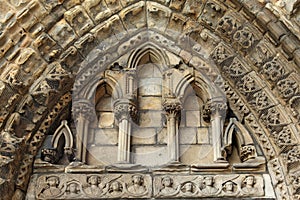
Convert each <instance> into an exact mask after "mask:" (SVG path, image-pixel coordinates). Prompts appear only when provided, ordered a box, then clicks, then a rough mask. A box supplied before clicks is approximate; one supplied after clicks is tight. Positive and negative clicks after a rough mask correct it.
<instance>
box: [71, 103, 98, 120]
mask: <svg viewBox="0 0 300 200" xmlns="http://www.w3.org/2000/svg"><path fill="white" fill-rule="evenodd" d="M72 112H73V116H74V117H75V118H76V119H77V118H78V117H80V116H82V117H83V118H85V119H87V120H91V119H92V118H93V117H95V116H96V115H95V107H94V106H93V104H92V103H91V102H90V101H87V100H82V101H81V100H79V101H75V102H74V103H73V106H72Z"/></svg>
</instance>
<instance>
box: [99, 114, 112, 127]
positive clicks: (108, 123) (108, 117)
mask: <svg viewBox="0 0 300 200" xmlns="http://www.w3.org/2000/svg"><path fill="white" fill-rule="evenodd" d="M114 120H115V118H114V113H112V112H101V113H100V116H99V128H112V127H113V125H114Z"/></svg>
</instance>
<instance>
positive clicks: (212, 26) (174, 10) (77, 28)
mask: <svg viewBox="0 0 300 200" xmlns="http://www.w3.org/2000/svg"><path fill="white" fill-rule="evenodd" d="M101 2H104V1H101ZM159 2H160V3H157V4H155V7H154V6H153V7H151V8H150V9H151V13H150V14H153V13H156V12H157V11H160V12H161V13H163V14H162V15H161V16H160V17H161V19H162V20H161V21H155V22H157V24H159V26H157V27H158V28H157V27H155V23H154V25H153V24H150V23H149V26H150V27H154V28H157V29H163V28H165V27H167V26H168V27H171V28H175V29H176V30H178V29H180V30H185V27H184V25H180V22H183V21H184V22H186V23H184V24H190V22H191V21H185V18H184V17H185V16H189V17H191V19H192V22H191V23H192V24H193V23H195V21H196V19H197V20H198V21H201V24H204V26H205V27H206V28H208V29H209V30H210V31H207V29H206V30H205V31H203V32H202V33H201V37H202V38H203V40H205V41H208V42H209V40H210V36H211V35H210V34H208V35H205V33H208V32H215V33H217V34H216V35H218V33H220V32H221V34H219V35H221V36H220V37H223V38H225V39H226V41H232V40H231V39H232V38H234V40H235V41H233V42H232V45H230V46H232V47H233V48H235V47H234V46H236V47H237V48H236V49H237V51H241V52H242V54H244V55H246V54H248V53H249V54H250V55H247V57H249V58H250V60H247V61H248V62H252V59H254V58H255V56H256V54H255V53H254V52H255V51H256V47H255V45H256V44H257V43H258V41H255V42H254V44H255V45H254V46H252V47H251V48H249V49H246V48H247V47H249V45H244V47H243V41H242V39H243V38H242V37H239V36H242V34H241V32H242V31H241V30H242V29H243V27H241V28H240V30H239V31H238V34H236V35H235V36H234V37H233V36H232V35H230V34H231V33H232V34H234V32H235V31H236V30H235V27H236V25H235V24H233V25H234V26H233V28H230V27H229V29H228V30H229V31H227V32H226V29H225V31H223V30H224V28H226V26H222V27H217V26H219V25H222V24H225V25H226V23H224V20H223V19H226V20H227V19H228V15H227V14H228V13H230V14H232V16H234V18H236V19H239V17H240V16H241V18H244V17H245V19H241V21H242V22H244V21H247V22H249V24H252V25H253V27H255V29H258V30H257V31H256V33H258V34H261V33H262V34H263V35H264V37H263V39H262V40H261V42H259V45H260V46H259V47H262V46H264V45H265V44H264V43H265V42H266V41H269V42H271V43H272V44H270V45H269V44H268V45H266V46H267V47H266V48H262V52H263V53H262V54H260V55H267V54H268V52H267V49H268V48H269V47H270V48H272V49H273V50H275V51H277V53H280V54H283V55H284V56H285V57H286V58H284V59H283V60H284V61H286V62H285V63H286V64H287V65H288V66H289V67H288V68H289V69H291V70H295V71H296V72H297V65H299V51H298V50H297V43H298V42H299V40H298V38H297V37H298V36H297V35H298V31H297V27H298V22H297V20H296V19H295V18H293V17H294V16H297V12H298V11H297V9H294V8H295V7H296V6H294V2H295V1H286V2H285V4H284V2H283V1H282V2H279V1H278V2H277V1H276V4H275V3H274V2H269V1H255V0H251V1H243V2H241V1H239V2H237V1H236V2H233V1H223V2H220V1H207V2H201V1H197V2H196V1H189V0H187V1H181V2H179V3H177V1H159ZM191 2H192V3H193V4H194V5H193V6H192V7H190V5H191ZM27 3H28V1H22V2H21V1H20V2H15V1H13V2H5V3H3V5H4V6H3V8H1V11H2V10H5V11H6V9H5V8H7V9H8V11H7V12H9V13H10V14H9V16H10V15H11V14H12V15H17V20H18V22H17V24H18V25H17V26H15V21H11V22H12V23H9V22H10V20H11V19H13V20H14V19H15V17H11V18H3V19H5V20H4V21H5V23H4V25H3V29H4V32H3V35H5V37H2V38H1V59H2V60H1V65H2V64H3V63H6V62H14V60H15V59H14V58H13V56H15V57H18V59H17V64H18V65H19V64H22V68H23V67H24V68H25V69H26V71H27V72H29V71H30V70H32V69H37V68H40V69H44V67H40V66H44V64H45V63H50V62H52V61H53V60H61V62H63V63H68V62H70V60H71V62H70V63H72V62H77V63H78V62H80V61H78V60H80V59H81V56H79V54H81V55H82V56H83V57H85V55H86V50H85V47H86V46H87V45H89V44H90V43H91V42H95V40H94V39H95V38H96V37H98V36H96V35H94V33H95V31H94V30H93V31H91V32H89V33H88V34H87V35H83V33H85V32H86V31H89V30H88V29H89V27H91V25H92V24H98V23H102V21H104V20H102V19H106V18H109V16H111V15H112V14H115V13H116V12H117V11H120V10H122V6H123V8H124V9H127V8H128V10H131V9H132V7H129V6H131V5H133V3H135V1H130V2H129V1H127V2H126V3H125V2H124V1H119V2H115V1H106V3H107V4H105V3H104V4H105V6H104V11H103V12H102V11H101V12H100V11H99V13H98V11H96V12H94V11H93V10H92V8H93V9H94V7H92V6H91V5H89V4H88V3H84V4H83V7H82V6H77V7H76V8H75V6H74V4H73V3H62V2H60V1H57V2H51V3H49V4H48V3H47V2H44V1H42V2H37V1H34V2H30V3H29V4H27ZM94 3H95V4H97V1H96V2H92V3H91V4H93V5H94ZM75 4H77V2H76V3H75ZM10 5H15V6H16V7H15V9H13V6H10ZM121 5H122V6H121ZM148 5H154V4H151V2H150V3H149V4H148V2H147V6H148ZM295 5H296V4H295ZM89 6H90V7H89ZM101 6H102V5H101ZM107 6H108V7H110V8H111V9H112V10H113V12H112V11H111V10H110V9H107ZM135 6H136V5H134V6H133V8H136V7H135ZM54 7H55V9H52V8H54ZM96 7H97V6H96ZM24 8H26V11H25V12H20V15H19V14H17V13H15V12H17V11H19V10H20V11H21V9H24ZM97 8H98V7H97ZM182 8H183V9H182ZM187 8H191V9H190V10H188V11H187V12H186V9H187ZM286 8H288V10H286ZM76 9H79V10H81V11H82V12H73V11H74V10H75V11H76ZM85 9H86V10H89V11H91V12H92V13H91V14H90V13H89V15H84V14H82V13H85V11H84V10H85ZM45 10H46V11H47V12H45ZM54 10H55V11H54ZM58 10H62V11H61V12H59V14H57V13H56V12H57V11H58ZM64 10H68V13H67V14H66V15H68V17H66V20H69V21H70V22H72V23H71V25H70V24H68V23H67V22H65V19H62V18H63V17H56V16H57V15H58V16H63V12H64ZM96 10H97V9H96ZM128 10H126V12H121V13H120V17H119V16H118V17H117V18H118V19H120V20H119V21H117V22H118V23H119V25H121V26H122V27H123V26H124V27H128V24H129V25H133V24H130V23H127V19H130V20H131V19H134V18H131V16H130V14H129V15H127V13H128V12H127V11H128ZM38 11H41V13H39V12H38ZM50 11H53V12H55V13H54V16H55V17H53V15H52V14H51V17H49V15H48V14H46V13H48V12H50ZM137 11H138V10H137ZM142 11H143V10H142ZM164 11H165V12H164ZM180 11H182V13H180ZM202 11H203V12H202ZM286 11H287V12H288V13H293V15H290V17H291V18H286V16H285V15H286ZM211 12H213V13H214V15H211ZM71 13H74V15H77V14H78V15H79V14H81V17H84V19H85V20H84V21H85V22H87V23H88V25H87V26H86V27H85V26H81V25H82V24H77V23H73V20H72V19H71V18H73V16H71ZM129 13H130V12H129ZM134 13H135V12H134ZM137 13H138V12H137ZM157 13H158V12H157ZM274 13H275V15H274ZM102 14H103V15H102ZM135 14H136V13H135ZM150 14H149V16H150V17H152V16H151V15H150ZM177 14H178V15H177ZM181 14H182V15H181ZM235 14H239V15H237V17H236V16H235ZM2 15H3V16H5V12H3V13H2ZM223 15H224V16H225V17H224V18H223ZM95 16H97V17H96V18H95V20H94V17H95ZM145 16H147V15H145ZM232 16H229V18H230V17H232ZM49 18H51V19H49ZM91 18H92V20H91ZM152 19H153V18H152ZM154 19H155V18H154ZM156 19H157V18H156ZM173 19H175V20H173ZM6 20H7V21H6ZM93 20H94V21H93ZM219 20H220V21H221V23H219V22H220V21H219ZM222 20H223V21H222ZM49 21H50V22H51V23H49ZM128 21H129V20H128ZM145 21H146V20H145ZM174 21H175V22H177V23H178V24H177V25H174V24H172V23H173V22H174ZM232 21H233V22H234V20H232ZM232 21H231V22H232ZM6 22H7V23H6ZM147 22H148V20H147V21H146V22H145V23H146V24H147ZM164 22H166V23H164ZM229 22H230V21H229ZM103 23H104V24H107V27H106V28H109V27H110V25H112V24H113V23H114V25H113V26H114V27H117V26H118V25H116V24H117V23H116V22H114V21H108V22H107V21H105V22H103ZM7 24H9V25H7ZM33 24H35V25H33ZM245 24H246V23H245ZM53 25H54V26H53ZM60 25H64V26H65V27H67V30H68V32H66V34H61V35H59V36H58V34H56V32H55V31H56V29H55V27H59V26H60ZM229 25H230V23H229ZM285 25H287V27H286V26H285ZM44 26H46V27H44ZM161 27H163V28H161ZM86 28H87V29H86ZM202 28H203V27H201V29H202ZM220 28H222V29H221V31H219V30H220ZM53 30H54V31H53ZM245 30H246V31H247V30H249V29H248V28H245ZM19 31H20V32H19ZM31 31H33V32H31ZM113 31H115V30H112V32H113ZM11 32H13V34H10V33H11ZM75 32H76V33H75ZM103 32H104V31H103ZM222 32H223V33H226V34H225V35H222ZM293 33H294V34H296V36H294V35H293ZM111 34H114V33H111ZM25 35H26V37H25ZM199 35H200V34H199ZM27 36H28V38H31V39H32V41H33V42H32V44H33V45H32V46H30V44H31V40H28V41H27V40H26V41H24V40H23V39H24V38H27ZM39 36H42V37H39ZM250 36H251V35H250ZM252 36H253V35H252ZM213 37H214V36H213ZM21 38H22V39H21ZM77 38H78V39H77ZM251 38H252V39H251ZM250 39H251V40H252V41H253V37H250ZM254 39H255V38H254ZM76 40H77V41H76ZM200 40H201V39H200ZM49 41H50V42H49ZM59 41H63V42H62V43H61V44H57V43H59ZM47 42H48V44H49V45H44V44H45V43H47ZM74 42H75V44H74ZM246 42H247V41H246ZM294 42H295V43H296V44H295V43H294ZM95 43H96V42H95ZM247 43H248V42H247ZM21 44H22V45H21ZM86 44H87V45H86ZM248 44H249V43H248ZM261 44H262V45H261ZM24 45H25V46H26V47H27V46H28V47H29V49H34V50H35V51H36V53H35V54H34V55H33V56H26V55H25V56H24V55H23V57H24V58H23V59H19V56H18V55H16V54H15V52H17V51H15V50H18V48H19V46H20V47H21V48H24ZM200 46H201V45H200ZM61 47H62V48H61ZM277 47H278V48H277ZM275 48H276V49H275ZM252 50H253V51H252ZM208 51H210V50H208ZM79 52H80V53H79ZM61 53H62V54H61ZM253 53H254V54H253ZM29 57H31V58H33V57H34V58H36V57H38V59H42V60H36V61H35V62H27V63H26V62H25V61H27V59H29ZM70 58H71V59H70ZM74 58H76V59H74ZM72 59H73V60H72ZM288 60H291V62H288ZM264 62H265V60H255V59H254V61H253V62H252V63H255V64H256V63H258V64H263V63H264ZM29 63H31V64H29ZM35 63H38V64H37V65H35ZM70 63H68V64H67V67H69V66H72V64H70ZM294 63H296V65H294ZM23 64H24V65H23ZM293 65H294V66H293ZM3 66H5V64H3ZM36 66H38V67H36ZM18 67H19V66H18ZM20 67H21V66H20ZM222 67H223V66H222ZM251 67H252V68H253V69H254V68H255V66H254V65H253V66H251ZM71 68H72V67H70V70H74V68H73V69H71ZM16 69H17V67H16ZM254 70H255V69H254ZM33 71H34V70H32V71H31V72H30V73H28V74H26V76H24V77H28V76H33V77H37V76H39V75H38V74H39V73H36V72H33ZM14 73H16V72H13V73H11V75H10V76H11V77H10V78H8V81H10V80H12V81H13V80H14V77H15V78H17V79H18V77H19V76H18V75H14ZM5 76H6V75H5ZM263 76H264V75H262V74H259V75H258V76H257V77H256V78H257V79H260V78H261V77H263ZM293 76H295V77H296V78H295V77H294V78H295V79H296V80H298V79H297V77H298V76H297V74H296V75H295V74H293ZM292 79H293V77H292ZM263 80H266V79H263ZM266 82H267V86H266V87H265V88H267V87H268V85H269V84H270V83H269V82H268V80H266ZM227 83H229V84H227ZM227 83H226V84H227V85H226V93H227V95H228V97H230V99H232V101H231V103H230V104H231V107H236V109H235V112H236V113H239V114H240V115H241V116H243V117H244V116H245V124H246V125H247V126H248V127H251V129H252V132H253V134H255V135H256V138H257V139H258V140H259V141H260V144H261V146H262V147H263V148H264V151H265V153H266V155H267V156H268V160H269V163H271V164H270V166H269V168H270V169H271V170H270V173H273V176H272V177H275V178H274V180H273V183H274V187H276V191H277V195H278V198H279V197H282V198H293V197H297V195H298V196H299V186H298V185H299V184H297V179H298V178H299V175H297V174H295V176H292V172H293V170H294V168H290V167H287V165H289V164H286V163H287V162H288V161H289V162H292V163H293V162H294V160H297V159H292V158H294V157H293V152H295V151H296V150H297V149H298V148H299V145H295V148H289V147H288V148H286V147H285V145H286V144H285V143H284V142H282V140H281V139H280V137H281V136H283V135H286V138H287V139H288V138H290V137H291V138H292V139H291V140H292V141H297V142H298V140H297V138H299V137H298V135H299V134H298V132H297V129H298V124H297V123H298V122H297V119H296V120H295V118H293V116H292V114H291V115H290V116H291V117H290V118H289V117H288V119H289V120H287V121H284V123H288V124H293V125H295V131H294V129H289V126H288V127H287V126H286V127H287V128H285V129H281V128H279V129H278V130H279V131H276V132H273V131H272V130H271V129H269V127H270V126H269V123H268V121H267V120H268V118H269V117H270V116H272V114H273V116H274V115H276V114H278V113H280V112H278V111H282V110H284V111H286V110H287V111H288V112H287V113H286V115H289V113H290V111H289V108H288V106H289V104H290V103H289V102H288V103H287V104H286V102H285V100H284V99H281V95H280V94H276V93H277V89H276V88H277V86H276V84H274V83H271V84H270V85H272V87H273V85H275V89H274V90H272V91H271V93H272V95H271V96H269V97H271V98H274V97H278V99H279V104H281V105H279V104H278V102H277V101H276V105H279V106H276V107H274V109H272V110H271V109H270V110H266V113H265V114H264V115H262V118H261V117H260V116H261V113H259V110H258V112H256V111H253V108H251V105H253V103H252V102H250V103H249V102H247V101H248V100H249V99H247V98H248V97H245V96H243V94H241V93H240V92H239V90H240V89H238V88H237V87H236V86H237V85H236V84H235V83H232V82H230V78H229V79H228V82H227ZM280 83H281V84H282V83H283V82H282V81H281V82H280ZM285 83H288V82H285ZM29 85H30V84H29ZM281 86H284V84H283V85H281ZM26 87H27V86H26ZM283 88H284V87H283ZM281 89H282V88H281ZM241 91H242V90H241ZM266 91H267V90H266ZM64 92H65V91H64ZM64 92H63V93H64ZM288 95H289V93H288ZM262 96H263V95H262ZM15 99H16V98H15V96H14V97H13V100H14V102H18V101H15ZM58 99H59V97H56V98H53V102H55V101H58ZM252 100H253V99H252ZM3 102H5V103H6V98H5V101H3ZM291 102H292V101H291ZM272 103H274V102H272ZM272 103H271V104H272ZM295 104H297V103H295ZM291 105H293V106H297V105H294V104H293V103H291ZM13 106H14V103H10V105H7V107H9V110H8V112H5V113H4V114H3V115H2V116H1V118H5V117H7V116H8V115H9V114H8V113H9V112H10V111H12V110H14V109H13V108H11V107H13ZM257 106H259V105H257ZM281 106H282V107H281ZM3 107H6V106H3ZM49 107H50V106H49ZM255 107H256V105H255ZM249 108H250V109H249ZM49 109H50V110H51V108H49ZM32 110H34V109H32ZM38 112H39V113H37V112H36V113H37V114H36V115H35V116H36V117H37V118H35V119H34V120H33V122H32V121H30V122H28V127H27V128H28V130H29V131H26V134H27V133H28V134H29V133H30V134H32V135H31V136H30V137H31V138H35V136H34V135H37V136H36V137H38V134H39V132H37V133H36V132H35V131H33V132H31V131H30V130H38V129H41V130H44V129H45V127H48V126H41V127H40V128H39V126H40V124H41V123H42V122H41V121H43V120H44V118H45V117H46V115H47V113H48V111H47V112H44V111H41V110H39V111H38ZM49 112H50V111H49ZM293 114H294V116H295V117H297V112H295V113H293ZM21 115H22V117H23V116H24V114H23V113H21ZM50 116H52V115H50ZM281 116H282V113H281ZM25 117H26V116H25ZM243 117H242V118H243ZM39 119H40V120H39ZM36 120H37V124H36V123H35V122H36ZM290 120H291V121H290ZM5 122H6V120H5V119H4V120H3V121H1V123H5ZM21 123H22V124H24V123H23V122H21ZM26 124H27V123H26ZM294 134H295V135H294ZM279 135H280V137H279ZM289 135H290V136H289ZM294 136H296V137H294ZM293 139H295V140H293ZM32 143H34V141H33V142H32ZM287 145H294V144H291V142H289V143H288V144H287ZM282 146H284V147H282ZM278 148H280V149H281V148H283V149H285V150H284V151H281V150H278ZM290 150H291V151H290ZM294 150H295V151H294ZM31 151H33V150H30V152H31ZM286 151H288V152H286ZM296 152H297V151H296ZM285 154H287V156H286V157H285ZM16 158H18V157H16ZM298 160H299V159H298ZM296 162H298V161H296ZM24 163H28V162H26V161H24ZM286 167H287V168H286ZM20 168H21V169H22V168H23V166H22V167H20ZM20 173H22V172H20ZM290 178H291V179H292V180H294V182H293V183H290V181H289V180H288V179H290ZM23 190H25V189H23Z"/></svg>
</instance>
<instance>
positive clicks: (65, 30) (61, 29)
mask: <svg viewBox="0 0 300 200" xmlns="http://www.w3.org/2000/svg"><path fill="white" fill-rule="evenodd" d="M48 33H49V35H50V36H51V37H52V38H53V39H54V40H56V42H58V43H59V45H60V46H61V47H62V48H66V47H67V46H68V45H69V44H70V43H72V42H73V41H74V40H75V39H76V38H77V37H76V35H75V32H74V31H73V29H72V28H71V26H70V25H69V24H68V23H67V22H66V21H65V20H64V19H62V20H60V21H59V22H57V23H56V24H55V25H54V26H53V27H52V29H51V30H50V31H49V32H48Z"/></svg>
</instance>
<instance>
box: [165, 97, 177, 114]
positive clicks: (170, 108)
mask: <svg viewBox="0 0 300 200" xmlns="http://www.w3.org/2000/svg"><path fill="white" fill-rule="evenodd" d="M163 108H164V110H165V111H166V114H167V115H174V116H177V115H179V114H180V112H181V109H182V105H181V102H180V101H179V100H177V99H167V100H165V101H164V103H163Z"/></svg>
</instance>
